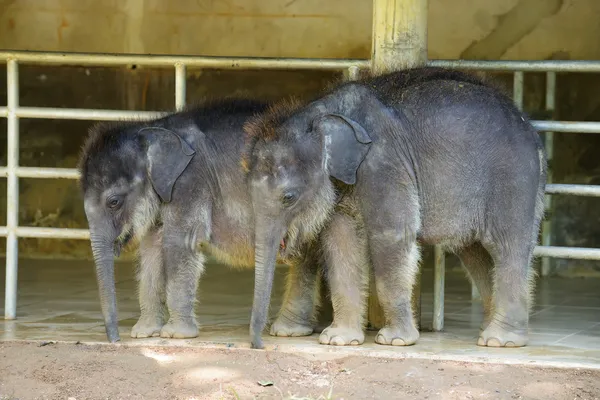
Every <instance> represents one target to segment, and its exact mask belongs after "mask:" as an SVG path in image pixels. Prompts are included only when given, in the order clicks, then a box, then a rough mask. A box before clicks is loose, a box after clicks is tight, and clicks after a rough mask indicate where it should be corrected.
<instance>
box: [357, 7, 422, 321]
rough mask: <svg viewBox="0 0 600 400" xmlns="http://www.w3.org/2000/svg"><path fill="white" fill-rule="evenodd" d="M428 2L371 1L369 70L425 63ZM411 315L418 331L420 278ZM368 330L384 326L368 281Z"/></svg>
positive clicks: (375, 296)
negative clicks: (371, 37)
mask: <svg viewBox="0 0 600 400" xmlns="http://www.w3.org/2000/svg"><path fill="white" fill-rule="evenodd" d="M427 9H428V0H374V1H373V45H372V55H371V57H372V70H373V72H375V73H378V74H379V73H385V72H389V71H394V70H398V69H404V68H411V67H417V66H421V65H425V63H426V62H427ZM413 311H414V313H415V317H416V318H415V319H416V321H417V324H418V326H419V327H420V325H421V324H420V321H421V274H420V272H419V275H418V277H417V281H416V283H415V286H414V290H413ZM368 321H369V327H370V328H372V329H379V328H381V327H382V326H383V324H384V323H385V320H384V316H383V311H382V309H381V307H380V305H379V301H378V300H377V295H376V293H375V285H374V283H373V281H372V280H371V285H370V296H369V305H368Z"/></svg>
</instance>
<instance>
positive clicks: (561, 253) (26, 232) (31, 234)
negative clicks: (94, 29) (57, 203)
mask: <svg viewBox="0 0 600 400" xmlns="http://www.w3.org/2000/svg"><path fill="white" fill-rule="evenodd" d="M7 234H8V230H7V228H6V227H4V226H2V227H0V236H6V235H7ZM16 234H17V236H18V237H22V238H47V239H81V240H89V238H90V233H89V230H87V229H66V228H38V227H25V226H20V227H17V229H16ZM534 254H535V255H536V256H538V257H553V258H570V259H579V260H600V249H592V248H583V247H559V246H537V247H536V248H535V251H534Z"/></svg>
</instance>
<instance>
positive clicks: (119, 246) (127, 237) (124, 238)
mask: <svg viewBox="0 0 600 400" xmlns="http://www.w3.org/2000/svg"><path fill="white" fill-rule="evenodd" d="M132 238H133V233H132V232H131V231H129V232H127V233H125V234H124V235H121V236H120V237H119V238H117V240H115V247H114V248H115V257H119V256H120V255H121V251H122V250H123V249H124V248H125V247H126V246H127V245H128V244H129V242H130V241H131V239H132Z"/></svg>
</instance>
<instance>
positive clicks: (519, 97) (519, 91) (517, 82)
mask: <svg viewBox="0 0 600 400" xmlns="http://www.w3.org/2000/svg"><path fill="white" fill-rule="evenodd" d="M524 82H525V76H524V74H523V71H516V72H515V74H514V76H513V100H514V102H515V104H516V105H517V107H519V110H522V109H523V87H524Z"/></svg>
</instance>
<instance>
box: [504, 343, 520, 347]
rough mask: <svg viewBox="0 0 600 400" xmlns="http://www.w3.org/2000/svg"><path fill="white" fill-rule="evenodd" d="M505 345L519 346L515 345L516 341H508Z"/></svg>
mask: <svg viewBox="0 0 600 400" xmlns="http://www.w3.org/2000/svg"><path fill="white" fill-rule="evenodd" d="M505 346H506V347H517V346H516V345H515V342H506V344H505Z"/></svg>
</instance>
